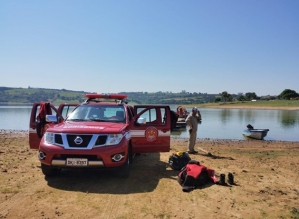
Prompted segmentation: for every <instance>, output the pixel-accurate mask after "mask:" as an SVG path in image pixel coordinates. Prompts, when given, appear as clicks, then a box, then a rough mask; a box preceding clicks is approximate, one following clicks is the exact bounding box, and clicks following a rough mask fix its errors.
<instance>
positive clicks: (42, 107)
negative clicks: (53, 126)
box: [29, 102, 57, 149]
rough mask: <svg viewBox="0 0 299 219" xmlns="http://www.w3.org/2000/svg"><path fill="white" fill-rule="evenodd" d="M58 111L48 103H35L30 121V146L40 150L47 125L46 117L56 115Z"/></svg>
mask: <svg viewBox="0 0 299 219" xmlns="http://www.w3.org/2000/svg"><path fill="white" fill-rule="evenodd" d="M56 114H57V109H56V108H55V107H54V106H53V105H52V104H50V103H48V102H38V103H34V104H33V106H32V109H31V115H30V121H29V146H30V149H38V147H39V143H40V140H41V138H42V136H43V132H44V126H45V125H46V122H45V117H46V115H56Z"/></svg>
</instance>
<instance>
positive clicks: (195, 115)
mask: <svg viewBox="0 0 299 219" xmlns="http://www.w3.org/2000/svg"><path fill="white" fill-rule="evenodd" d="M200 120H201V115H200V112H199V110H198V109H197V108H196V107H193V108H192V112H191V113H190V114H189V115H188V116H187V118H186V124H187V125H188V126H189V141H188V153H189V154H196V153H198V152H197V151H195V150H194V146H195V142H196V137H197V126H198V121H200Z"/></svg>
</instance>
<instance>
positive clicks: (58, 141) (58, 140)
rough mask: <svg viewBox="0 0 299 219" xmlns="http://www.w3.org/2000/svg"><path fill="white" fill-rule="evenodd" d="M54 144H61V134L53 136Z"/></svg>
mask: <svg viewBox="0 0 299 219" xmlns="http://www.w3.org/2000/svg"><path fill="white" fill-rule="evenodd" d="M55 143H56V144H60V145H62V144H63V141H62V137H61V134H55Z"/></svg>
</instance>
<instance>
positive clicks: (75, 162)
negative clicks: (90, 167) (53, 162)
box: [66, 158, 87, 166]
mask: <svg viewBox="0 0 299 219" xmlns="http://www.w3.org/2000/svg"><path fill="white" fill-rule="evenodd" d="M66 165H67V166H87V159H84V158H67V159H66Z"/></svg>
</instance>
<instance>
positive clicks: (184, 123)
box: [176, 118, 187, 128]
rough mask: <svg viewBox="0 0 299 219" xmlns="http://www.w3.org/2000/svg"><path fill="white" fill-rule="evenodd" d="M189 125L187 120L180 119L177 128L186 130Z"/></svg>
mask: <svg viewBox="0 0 299 219" xmlns="http://www.w3.org/2000/svg"><path fill="white" fill-rule="evenodd" d="M186 126H187V124H186V121H185V119H183V118H179V119H178V121H177V122H176V127H178V128H186Z"/></svg>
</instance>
